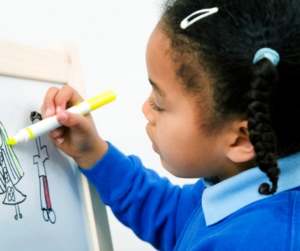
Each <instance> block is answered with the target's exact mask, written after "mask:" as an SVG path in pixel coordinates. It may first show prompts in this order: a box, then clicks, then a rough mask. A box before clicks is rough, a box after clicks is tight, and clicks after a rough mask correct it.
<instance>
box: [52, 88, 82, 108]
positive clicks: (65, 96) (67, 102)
mask: <svg viewBox="0 0 300 251" xmlns="http://www.w3.org/2000/svg"><path fill="white" fill-rule="evenodd" d="M82 101H84V99H83V98H82V97H81V96H80V95H79V93H78V92H77V91H76V90H75V89H73V88H72V87H71V86H69V85H65V86H63V87H62V88H61V89H60V91H59V92H58V93H57V95H56V96H55V106H56V107H55V109H56V113H58V112H59V111H61V110H65V109H66V108H67V107H70V106H73V105H75V104H78V103H81V102H82Z"/></svg>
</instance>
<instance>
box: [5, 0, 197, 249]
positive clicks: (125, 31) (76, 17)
mask: <svg viewBox="0 0 300 251" xmlns="http://www.w3.org/2000/svg"><path fill="white" fill-rule="evenodd" d="M0 3H1V5H0V38H1V39H5V40H10V41H14V42H19V43H23V44H28V45H34V46H39V47H43V48H50V47H51V44H52V43H53V42H55V41H62V42H65V43H70V44H73V45H75V46H76V47H77V49H78V51H79V56H80V62H81V68H82V73H83V79H84V83H85V90H86V94H87V97H88V98H90V97H93V96H95V95H96V94H100V93H102V92H104V91H107V90H110V89H112V90H114V91H115V92H116V94H117V100H116V101H114V102H112V103H110V104H108V105H107V106H105V107H103V108H101V109H99V110H97V111H95V112H94V113H93V117H94V120H95V123H96V126H97V129H98V132H99V134H100V135H101V137H102V138H103V139H105V140H109V141H110V142H112V143H113V144H114V145H115V146H116V147H118V148H119V149H120V150H121V151H122V152H124V153H125V154H127V155H129V154H135V155H137V156H139V157H140V158H141V159H142V161H143V163H144V165H145V166H146V167H149V168H152V169H154V170H156V171H157V172H158V173H159V174H160V176H166V177H168V178H169V179H170V180H171V182H172V183H173V184H180V185H182V184H184V183H191V182H195V180H183V179H177V178H175V177H173V176H172V175H171V174H169V173H168V172H167V171H165V170H164V169H163V167H162V166H161V163H160V160H159V157H158V155H157V154H156V153H155V152H153V150H152V146H151V145H152V144H151V142H150V140H149V139H148V136H147V134H146V130H145V126H146V124H147V121H146V119H145V118H144V115H143V114H142V110H141V108H142V104H143V102H144V101H145V100H146V99H147V97H148V95H149V94H150V91H151V86H150V84H149V83H148V76H147V70H146V63H145V51H146V45H147V41H148V38H149V36H150V34H151V32H152V30H153V28H154V27H155V25H156V23H157V22H158V20H159V13H160V11H159V7H158V6H159V0H114V1H112V0H106V1H104V0H51V1H50V0H43V1H41V0H26V1H23V0H9V1H7V0H6V1H5V0H0ZM108 217H109V223H110V229H111V234H112V240H113V246H114V250H115V251H129V250H130V251H137V250H144V251H150V250H154V249H153V247H152V246H151V245H149V244H147V243H145V242H142V241H141V240H139V239H138V238H137V237H136V236H135V235H134V233H133V232H132V231H131V230H130V229H128V228H126V227H124V226H123V225H122V224H121V223H119V222H118V221H117V220H116V218H115V217H114V216H113V214H112V213H111V211H110V209H108Z"/></svg>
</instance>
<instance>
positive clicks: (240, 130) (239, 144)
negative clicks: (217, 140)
mask: <svg viewBox="0 0 300 251" xmlns="http://www.w3.org/2000/svg"><path fill="white" fill-rule="evenodd" d="M247 125H248V121H246V120H243V121H240V122H238V123H236V124H234V128H233V133H231V134H230V141H229V145H228V148H227V157H228V158H229V159H230V160H231V161H232V162H235V163H242V162H246V161H249V160H251V159H253V158H254V157H255V151H254V148H253V145H252V144H251V142H250V139H249V131H248V129H247V128H248V127H247Z"/></svg>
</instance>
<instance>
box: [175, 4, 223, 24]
mask: <svg viewBox="0 0 300 251" xmlns="http://www.w3.org/2000/svg"><path fill="white" fill-rule="evenodd" d="M218 11H219V9H218V8H217V7H214V8H211V9H202V10H197V11H195V12H194V13H192V14H191V15H189V16H188V17H186V18H185V19H183V20H182V21H181V24H180V27H181V29H186V28H187V27H189V26H190V25H192V24H193V23H195V22H197V21H198V20H200V19H202V18H205V17H207V16H209V15H212V14H215V13H216V12H218ZM201 13H205V14H203V15H200V16H198V17H196V18H194V19H193V20H191V21H189V19H190V18H191V17H192V16H195V15H197V14H201Z"/></svg>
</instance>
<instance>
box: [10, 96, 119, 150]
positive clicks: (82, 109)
mask: <svg viewBox="0 0 300 251" xmlns="http://www.w3.org/2000/svg"><path fill="white" fill-rule="evenodd" d="M115 99H116V94H115V93H114V91H107V92H105V93H102V94H100V95H98V96H96V97H94V98H91V99H88V100H87V101H83V102H82V103H80V104H77V105H75V106H72V107H70V108H68V109H67V110H66V111H69V112H71V113H75V114H81V115H86V114H88V113H90V112H91V111H93V110H95V109H97V108H99V107H101V106H103V105H105V104H107V103H109V102H111V101H113V100H115ZM60 126H62V125H61V124H60V123H59V122H58V121H57V119H56V116H53V117H49V118H46V119H44V120H42V121H39V122H37V123H35V124H33V125H30V126H28V127H26V128H24V129H22V130H20V131H19V132H18V133H17V134H16V135H15V136H14V137H13V138H11V139H10V140H9V141H8V144H10V145H15V144H18V143H22V142H27V141H29V140H33V139H34V138H37V137H39V136H41V135H43V134H46V133H48V132H50V131H52V130H54V129H56V128H58V127H60Z"/></svg>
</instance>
